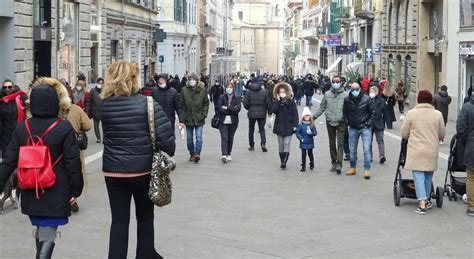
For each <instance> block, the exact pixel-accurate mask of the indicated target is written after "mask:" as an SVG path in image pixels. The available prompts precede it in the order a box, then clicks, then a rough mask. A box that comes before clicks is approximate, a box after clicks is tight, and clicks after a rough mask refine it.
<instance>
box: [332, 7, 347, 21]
mask: <svg viewBox="0 0 474 259" xmlns="http://www.w3.org/2000/svg"><path fill="white" fill-rule="evenodd" d="M334 15H335V16H336V21H342V20H347V19H349V18H350V17H351V8H350V7H349V6H340V7H338V8H337V9H336V12H335V13H334Z"/></svg>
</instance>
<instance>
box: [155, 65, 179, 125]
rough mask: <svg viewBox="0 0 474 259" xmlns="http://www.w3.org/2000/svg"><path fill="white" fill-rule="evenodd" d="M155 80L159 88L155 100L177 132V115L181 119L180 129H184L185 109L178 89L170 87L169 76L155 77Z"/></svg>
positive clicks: (160, 75)
mask: <svg viewBox="0 0 474 259" xmlns="http://www.w3.org/2000/svg"><path fill="white" fill-rule="evenodd" d="M154 80H155V82H156V85H157V86H158V87H155V88H156V90H155V91H154V92H153V95H152V96H153V99H155V101H156V102H157V103H158V104H159V105H160V106H161V108H162V109H163V111H164V112H165V113H166V116H167V117H168V119H169V120H170V122H171V125H172V126H173V132H174V130H175V127H174V125H175V121H176V114H177V115H178V119H179V128H180V129H181V128H184V116H183V108H182V105H181V98H180V96H179V93H178V91H176V89H174V88H171V86H170V85H169V80H168V74H159V75H155V77H154Z"/></svg>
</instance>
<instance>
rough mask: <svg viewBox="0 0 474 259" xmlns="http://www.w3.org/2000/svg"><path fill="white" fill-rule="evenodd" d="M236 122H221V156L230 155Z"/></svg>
mask: <svg viewBox="0 0 474 259" xmlns="http://www.w3.org/2000/svg"><path fill="white" fill-rule="evenodd" d="M237 127H238V124H221V125H220V126H219V131H220V133H221V150H222V155H223V156H230V154H231V153H232V146H233V145H234V135H235V132H236V131H237Z"/></svg>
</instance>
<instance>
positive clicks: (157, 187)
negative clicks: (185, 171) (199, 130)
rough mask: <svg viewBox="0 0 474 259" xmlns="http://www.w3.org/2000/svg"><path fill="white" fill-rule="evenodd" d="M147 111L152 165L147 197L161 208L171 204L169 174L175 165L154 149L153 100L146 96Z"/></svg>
mask: <svg viewBox="0 0 474 259" xmlns="http://www.w3.org/2000/svg"><path fill="white" fill-rule="evenodd" d="M147 111H148V127H149V128H150V138H151V143H152V145H153V164H152V169H151V179H150V188H149V190H148V196H149V197H150V199H151V201H152V202H153V203H154V204H155V205H156V206H158V207H163V206H166V205H168V204H170V203H171V193H172V184H171V179H170V172H171V169H172V168H174V167H175V166H176V164H175V162H174V161H173V160H172V159H171V158H170V157H169V156H168V155H167V154H165V153H163V152H161V151H159V150H157V149H156V144H155V142H156V136H155V110H154V104H153V98H152V97H149V96H147Z"/></svg>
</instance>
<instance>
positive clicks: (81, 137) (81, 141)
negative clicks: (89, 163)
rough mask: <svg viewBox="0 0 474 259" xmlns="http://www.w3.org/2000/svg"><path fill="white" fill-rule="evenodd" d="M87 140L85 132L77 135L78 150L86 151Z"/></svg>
mask: <svg viewBox="0 0 474 259" xmlns="http://www.w3.org/2000/svg"><path fill="white" fill-rule="evenodd" d="M88 141H89V140H88V138H87V134H86V133H85V132H79V133H78V134H77V144H78V145H79V149H80V150H86V149H87V145H88Z"/></svg>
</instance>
